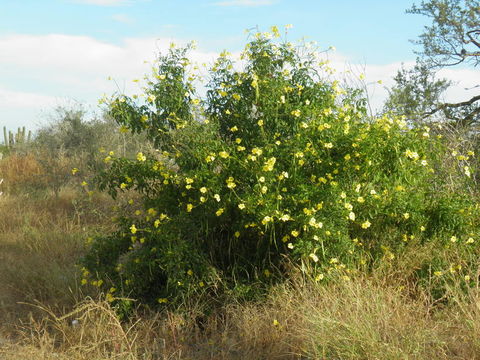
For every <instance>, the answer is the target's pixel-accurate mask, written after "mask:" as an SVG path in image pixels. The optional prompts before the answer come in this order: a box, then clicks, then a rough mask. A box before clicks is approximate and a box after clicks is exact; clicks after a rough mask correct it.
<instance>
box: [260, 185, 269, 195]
mask: <svg viewBox="0 0 480 360" xmlns="http://www.w3.org/2000/svg"><path fill="white" fill-rule="evenodd" d="M261 191H262V194H265V193H266V192H267V191H268V187H266V186H262V189H261Z"/></svg>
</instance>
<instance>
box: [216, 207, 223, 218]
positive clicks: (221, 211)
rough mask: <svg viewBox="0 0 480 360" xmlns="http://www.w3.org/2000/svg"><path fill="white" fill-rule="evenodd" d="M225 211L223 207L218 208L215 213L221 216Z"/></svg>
mask: <svg viewBox="0 0 480 360" xmlns="http://www.w3.org/2000/svg"><path fill="white" fill-rule="evenodd" d="M223 211H224V209H223V208H220V209H218V210H217V211H216V212H215V215H217V216H220V215H222V214H223Z"/></svg>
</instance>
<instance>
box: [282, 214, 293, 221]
mask: <svg viewBox="0 0 480 360" xmlns="http://www.w3.org/2000/svg"><path fill="white" fill-rule="evenodd" d="M280 220H282V221H289V220H292V218H291V216H290V215H288V214H284V215H282V216H281V217H280Z"/></svg>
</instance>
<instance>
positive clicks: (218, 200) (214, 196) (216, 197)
mask: <svg viewBox="0 0 480 360" xmlns="http://www.w3.org/2000/svg"><path fill="white" fill-rule="evenodd" d="M213 198H214V199H215V200H217V202H220V195H218V194H215V195H213Z"/></svg>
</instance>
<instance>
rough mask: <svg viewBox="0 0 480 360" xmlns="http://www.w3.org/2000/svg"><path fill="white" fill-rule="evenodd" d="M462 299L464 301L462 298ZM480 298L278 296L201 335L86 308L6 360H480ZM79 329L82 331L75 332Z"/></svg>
mask: <svg viewBox="0 0 480 360" xmlns="http://www.w3.org/2000/svg"><path fill="white" fill-rule="evenodd" d="M458 300H460V299H458ZM479 301H480V293H478V292H477V291H472V292H471V293H470V294H468V296H466V297H464V298H463V299H462V300H461V302H460V303H459V302H458V301H457V302H456V304H455V305H452V306H450V307H447V308H439V309H432V308H431V307H430V305H428V302H426V301H422V300H420V299H418V298H417V299H412V298H411V297H409V296H408V294H407V293H406V292H405V291H404V290H401V289H399V288H395V287H385V286H383V285H380V284H377V283H375V281H372V280H371V279H366V278H357V279H354V280H352V281H348V282H345V281H344V282H339V283H336V284H329V285H326V286H322V285H318V284H313V283H311V282H304V283H300V282H298V283H296V284H293V285H292V284H291V285H289V286H286V285H282V286H279V287H277V288H276V289H275V290H274V291H273V292H272V294H271V295H270V297H269V298H268V299H267V300H266V301H264V302H262V303H257V304H248V305H245V304H244V305H240V304H237V305H228V306H225V307H224V308H222V309H219V310H218V312H217V313H215V314H212V315H211V316H210V317H208V318H207V319H206V320H205V321H204V323H203V326H202V329H199V327H198V326H197V325H196V322H195V321H194V320H193V317H190V316H189V312H187V311H184V312H183V313H182V314H178V313H176V314H175V313H150V314H138V315H137V316H136V317H135V320H132V321H131V322H129V323H121V322H119V320H118V318H117V317H116V316H115V312H114V311H113V310H112V309H111V308H110V305H109V304H108V303H106V302H102V301H93V300H88V301H84V302H82V303H80V304H79V305H78V306H77V308H76V309H75V310H73V311H71V312H69V313H67V314H65V315H64V316H59V315H57V314H56V313H55V312H53V311H51V310H49V309H47V308H45V307H43V306H38V308H39V309H40V310H41V311H42V312H43V314H44V316H43V318H42V320H34V319H33V318H32V319H30V321H29V322H28V323H26V324H25V325H24V326H23V327H21V328H17V336H19V338H20V341H17V342H16V343H11V344H9V345H5V346H4V347H3V348H1V349H2V350H0V354H1V355H2V356H3V357H2V359H3V358H5V359H11V360H17V359H27V358H32V359H33V358H38V359H75V360H84V359H85V360H87V359H88V360H100V359H132V360H133V359H477V358H478V357H479V355H478V353H479V350H480V349H479V347H478V345H479V340H478V339H479V335H480V333H479V326H478V324H479V323H480V308H479V307H478V305H477V304H478V302H479ZM72 320H77V321H78V325H72Z"/></svg>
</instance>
